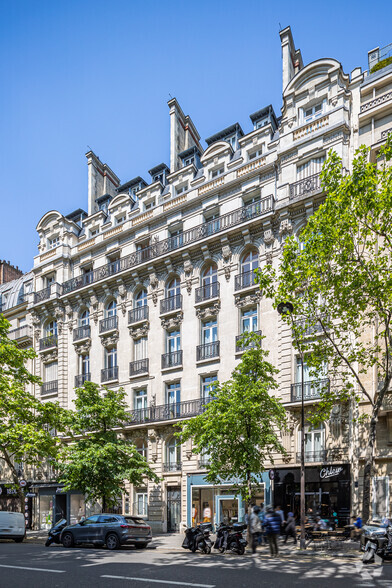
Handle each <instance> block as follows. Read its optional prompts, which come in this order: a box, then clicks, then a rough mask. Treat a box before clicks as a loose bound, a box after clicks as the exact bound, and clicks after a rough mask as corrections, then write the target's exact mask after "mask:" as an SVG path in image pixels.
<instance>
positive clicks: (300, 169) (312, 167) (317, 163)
mask: <svg viewBox="0 0 392 588" xmlns="http://www.w3.org/2000/svg"><path fill="white" fill-rule="evenodd" d="M324 161H325V156H324V155H322V156H321V157H313V159H309V161H307V162H306V163H303V164H302V165H298V166H297V180H304V179H305V178H309V177H310V176H314V175H315V174H319V173H320V172H321V169H322V167H323V163H324Z"/></svg>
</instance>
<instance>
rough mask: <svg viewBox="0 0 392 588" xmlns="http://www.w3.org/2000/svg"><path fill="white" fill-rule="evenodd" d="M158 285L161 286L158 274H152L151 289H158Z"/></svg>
mask: <svg viewBox="0 0 392 588" xmlns="http://www.w3.org/2000/svg"><path fill="white" fill-rule="evenodd" d="M158 284H159V280H158V277H157V275H156V273H155V272H153V273H152V274H150V286H151V288H157V287H158Z"/></svg>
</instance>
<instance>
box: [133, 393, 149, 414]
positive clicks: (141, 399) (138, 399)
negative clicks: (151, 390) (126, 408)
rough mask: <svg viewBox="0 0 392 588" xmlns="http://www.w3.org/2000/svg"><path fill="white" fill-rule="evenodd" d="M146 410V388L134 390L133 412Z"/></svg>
mask: <svg viewBox="0 0 392 588" xmlns="http://www.w3.org/2000/svg"><path fill="white" fill-rule="evenodd" d="M143 408H147V388H142V389H141V390H135V410H143Z"/></svg>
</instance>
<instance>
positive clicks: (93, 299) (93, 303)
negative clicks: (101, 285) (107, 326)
mask: <svg viewBox="0 0 392 588" xmlns="http://www.w3.org/2000/svg"><path fill="white" fill-rule="evenodd" d="M90 305H91V308H92V309H93V312H92V314H91V316H92V318H93V320H94V323H95V324H97V322H98V298H97V297H96V295H95V294H91V296H90Z"/></svg>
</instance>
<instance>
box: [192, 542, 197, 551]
mask: <svg viewBox="0 0 392 588" xmlns="http://www.w3.org/2000/svg"><path fill="white" fill-rule="evenodd" d="M196 549H197V547H196V544H193V545H192V547H191V551H192V553H195V551H196Z"/></svg>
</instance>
